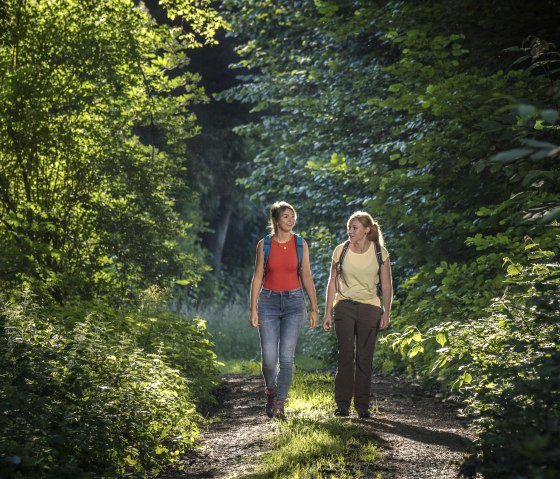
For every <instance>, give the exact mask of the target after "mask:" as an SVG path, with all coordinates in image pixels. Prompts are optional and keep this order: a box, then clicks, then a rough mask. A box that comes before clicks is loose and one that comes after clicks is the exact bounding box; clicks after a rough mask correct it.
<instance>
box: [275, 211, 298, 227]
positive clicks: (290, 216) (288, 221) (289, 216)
mask: <svg viewBox="0 0 560 479" xmlns="http://www.w3.org/2000/svg"><path fill="white" fill-rule="evenodd" d="M295 225H296V214H295V213H294V212H293V211H292V210H291V209H290V208H285V209H284V211H282V213H280V218H278V229H279V230H280V231H286V232H288V231H292V229H293V227H294V226H295Z"/></svg>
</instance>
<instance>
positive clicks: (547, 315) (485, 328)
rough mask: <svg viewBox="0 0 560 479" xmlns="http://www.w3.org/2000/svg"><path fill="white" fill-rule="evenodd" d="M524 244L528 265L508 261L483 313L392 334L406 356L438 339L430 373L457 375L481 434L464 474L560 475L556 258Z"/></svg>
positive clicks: (559, 275)
mask: <svg viewBox="0 0 560 479" xmlns="http://www.w3.org/2000/svg"><path fill="white" fill-rule="evenodd" d="M526 249H527V253H528V261H527V262H526V264H525V265H522V264H520V263H514V262H512V261H511V260H508V261H507V262H506V264H507V271H508V276H507V279H506V281H505V284H506V286H507V289H506V290H505V292H504V293H503V295H501V296H500V297H498V298H495V299H494V300H493V301H492V303H491V305H490V306H489V307H488V309H487V315H486V316H484V317H481V318H479V319H472V320H469V321H466V322H446V323H442V324H439V325H437V326H435V327H432V328H430V329H429V330H428V331H427V332H426V333H425V334H422V333H421V332H420V331H419V330H417V329H416V328H414V327H410V328H408V329H407V330H406V331H405V333H403V334H397V333H395V334H393V335H392V336H390V337H389V339H390V340H393V345H394V347H395V348H400V349H401V351H402V352H403V353H404V354H406V355H408V356H415V355H416V354H418V353H420V352H423V350H424V346H425V345H426V344H429V343H430V342H434V343H435V342H437V343H439V345H440V348H439V349H438V350H437V352H436V356H437V359H436V360H435V362H434V365H433V366H434V369H433V370H435V371H437V370H438V369H441V368H446V371H447V373H448V374H454V376H455V378H454V379H455V381H454V382H453V383H452V387H453V389H455V390H458V392H459V393H460V394H461V395H462V397H463V398H464V400H465V402H466V407H465V411H464V412H465V414H467V415H468V416H469V418H470V419H471V425H472V427H473V429H474V430H475V432H477V434H478V435H479V438H480V440H479V446H478V450H477V451H476V453H475V454H473V455H472V456H471V457H470V458H469V460H467V461H466V463H465V464H464V465H463V474H465V475H467V476H474V475H475V474H476V473H477V472H481V473H483V474H484V475H485V476H487V477H496V478H502V477H504V478H506V477H539V478H552V477H558V475H559V474H560V447H559V444H560V379H559V378H560V374H559V373H560V345H558V343H557V340H558V337H560V321H559V320H560V300H559V298H560V263H559V261H558V260H559V256H558V253H553V252H550V251H542V250H540V249H538V247H537V246H536V245H535V244H534V243H529V244H527V245H526ZM432 350H433V348H432Z"/></svg>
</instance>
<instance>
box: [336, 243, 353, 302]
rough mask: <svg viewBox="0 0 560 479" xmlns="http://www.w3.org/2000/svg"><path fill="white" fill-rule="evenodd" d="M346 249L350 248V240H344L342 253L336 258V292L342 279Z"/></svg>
mask: <svg viewBox="0 0 560 479" xmlns="http://www.w3.org/2000/svg"><path fill="white" fill-rule="evenodd" d="M348 248H350V240H346V241H345V242H344V246H342V251H341V252H340V257H339V258H338V262H337V263H336V291H337V292H338V281H339V280H341V279H342V262H343V261H344V258H345V257H346V253H348Z"/></svg>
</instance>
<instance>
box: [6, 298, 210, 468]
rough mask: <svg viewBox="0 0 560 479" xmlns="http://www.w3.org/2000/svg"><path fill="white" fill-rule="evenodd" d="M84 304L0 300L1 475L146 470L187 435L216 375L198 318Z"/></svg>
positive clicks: (178, 448)
mask: <svg viewBox="0 0 560 479" xmlns="http://www.w3.org/2000/svg"><path fill="white" fill-rule="evenodd" d="M87 309H90V312H89V313H87V312H86V311H87ZM92 309H93V308H92V305H88V307H87V308H86V307H85V305H83V304H81V305H77V304H76V305H74V306H73V307H72V308H70V307H68V308H67V309H66V310H65V311H61V310H58V311H56V312H53V310H50V311H49V310H47V309H46V308H45V307H41V306H38V305H37V304H36V303H35V302H34V300H33V299H32V298H30V297H29V296H28V295H27V296H26V295H24V296H23V297H22V298H21V299H20V301H19V302H15V301H13V302H10V303H6V304H5V305H3V307H2V310H1V315H0V321H1V330H0V375H1V383H0V410H1V412H0V431H1V432H0V476H1V477H57V478H60V477H72V478H75V477H101V476H103V477H116V476H121V477H122V475H124V474H140V475H144V474H146V473H155V472H157V471H158V470H160V469H161V468H162V467H163V466H164V465H165V464H167V463H169V462H170V461H173V460H174V458H176V457H177V456H178V455H179V454H180V453H182V452H184V451H185V449H186V448H188V447H189V446H192V445H193V444H194V441H195V440H196V438H197V435H198V423H199V422H200V421H201V417H200V415H199V413H198V412H197V411H196V407H195V399H196V400H204V399H205V398H207V397H209V389H210V387H211V385H212V384H214V381H215V379H216V377H217V372H216V369H215V368H216V363H215V361H214V356H213V353H211V350H210V346H211V343H209V341H208V339H204V338H203V336H204V332H203V328H201V325H200V323H199V322H197V321H189V320H187V319H185V318H181V319H180V318H179V317H177V316H173V315H171V314H161V315H158V314H150V315H147V314H145V313H142V312H140V313H136V314H133V313H130V314H124V313H118V312H112V313H111V314H109V311H108V308H107V307H104V306H102V305H98V306H97V310H95V309H93V310H92ZM56 313H58V314H56ZM63 313H64V314H63ZM69 318H72V320H70V319H69ZM172 341H176V342H175V344H173V343H172ZM141 342H143V344H141ZM141 346H145V350H143V349H142V347H141ZM183 355H184V356H183ZM187 363H188V366H187ZM177 366H181V369H183V370H184V371H185V372H187V371H188V372H189V373H190V375H189V376H188V378H185V377H184V376H183V375H182V374H181V372H180V371H179V370H178V369H177ZM193 391H196V396H195V395H194V394H193Z"/></svg>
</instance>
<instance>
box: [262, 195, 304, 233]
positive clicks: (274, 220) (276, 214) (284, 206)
mask: <svg viewBox="0 0 560 479" xmlns="http://www.w3.org/2000/svg"><path fill="white" fill-rule="evenodd" d="M288 209H289V210H292V211H293V213H294V215H295V217H296V220H297V213H296V209H295V208H294V207H293V206H292V205H291V204H290V203H286V202H285V201H276V202H275V203H273V204H272V206H271V207H270V220H269V222H268V229H269V230H270V232H271V233H274V234H278V220H279V219H280V216H282V213H284V210H288Z"/></svg>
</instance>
